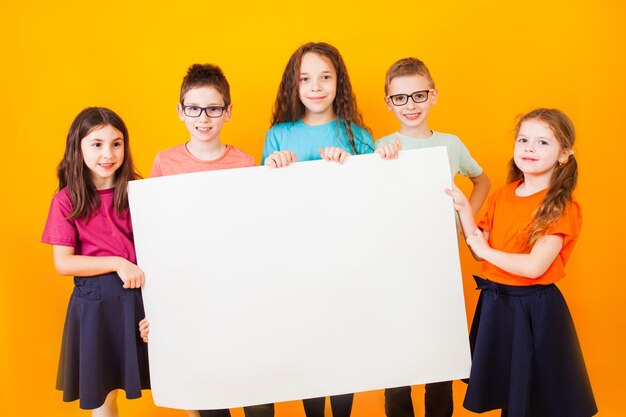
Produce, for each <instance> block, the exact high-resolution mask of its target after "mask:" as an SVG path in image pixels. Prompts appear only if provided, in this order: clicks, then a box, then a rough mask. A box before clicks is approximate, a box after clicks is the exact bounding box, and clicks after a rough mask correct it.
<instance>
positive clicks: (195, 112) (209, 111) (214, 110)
mask: <svg viewBox="0 0 626 417" xmlns="http://www.w3.org/2000/svg"><path fill="white" fill-rule="evenodd" d="M182 106H183V113H185V116H189V117H200V115H201V114H202V112H204V113H205V114H206V115H207V116H208V117H210V118H212V119H215V118H217V117H220V116H221V115H222V114H224V110H226V107H228V106H222V107H220V106H209V107H200V106H185V105H184V104H183V105H182Z"/></svg>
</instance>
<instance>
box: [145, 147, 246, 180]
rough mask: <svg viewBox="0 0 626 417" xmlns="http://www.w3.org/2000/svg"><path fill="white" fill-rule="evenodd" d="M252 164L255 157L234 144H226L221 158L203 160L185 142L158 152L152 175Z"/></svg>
mask: <svg viewBox="0 0 626 417" xmlns="http://www.w3.org/2000/svg"><path fill="white" fill-rule="evenodd" d="M252 166H254V158H253V157H252V156H251V155H248V154H247V153H245V152H244V151H242V150H240V149H237V148H235V147H234V146H230V145H226V150H225V151H224V153H223V154H222V155H221V156H220V157H219V158H217V159H214V160H212V161H203V160H201V159H198V158H196V157H194V156H193V155H192V154H191V153H190V152H189V151H188V150H187V147H186V146H185V144H184V143H183V144H182V145H177V146H174V147H173V148H169V149H166V150H164V151H161V152H159V153H158V154H157V156H156V158H154V164H153V165H152V171H150V177H162V176H165V175H175V174H188V173H191V172H202V171H213V170H217V169H229V168H246V167H252Z"/></svg>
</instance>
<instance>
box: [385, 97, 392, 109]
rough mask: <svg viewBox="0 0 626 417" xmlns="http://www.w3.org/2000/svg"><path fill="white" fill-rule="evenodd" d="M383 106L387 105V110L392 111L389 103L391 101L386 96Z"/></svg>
mask: <svg viewBox="0 0 626 417" xmlns="http://www.w3.org/2000/svg"><path fill="white" fill-rule="evenodd" d="M385 104H386V105H387V110H389V111H393V104H392V103H391V100H390V99H389V97H387V96H385Z"/></svg>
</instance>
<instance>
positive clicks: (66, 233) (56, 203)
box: [41, 187, 137, 263]
mask: <svg viewBox="0 0 626 417" xmlns="http://www.w3.org/2000/svg"><path fill="white" fill-rule="evenodd" d="M98 194H99V195H100V207H99V208H98V210H97V211H96V212H95V213H94V214H93V215H91V216H90V217H89V219H87V221H85V219H84V218H79V219H68V218H67V216H69V215H70V214H71V213H72V203H71V201H70V193H69V190H68V189H67V187H65V188H63V189H62V190H61V191H59V192H58V193H57V194H56V195H55V196H54V197H53V198H52V202H51V203H50V211H49V213H48V220H47V221H46V227H45V228H44V231H43V235H42V237H41V241H42V242H43V243H49V244H51V245H59V246H69V247H73V248H74V254H76V255H85V256H120V257H122V258H124V259H127V260H129V261H130V262H132V263H136V262H137V259H136V256H135V246H134V244H133V242H134V238H133V228H132V224H131V219H130V213H129V212H128V210H127V211H126V212H124V213H122V217H118V216H117V213H116V212H115V205H114V204H113V197H114V189H113V188H110V189H108V190H98Z"/></svg>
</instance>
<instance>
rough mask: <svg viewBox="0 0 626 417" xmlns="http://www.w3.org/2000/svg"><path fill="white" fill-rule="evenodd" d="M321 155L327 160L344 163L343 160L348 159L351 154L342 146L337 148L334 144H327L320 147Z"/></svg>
mask: <svg viewBox="0 0 626 417" xmlns="http://www.w3.org/2000/svg"><path fill="white" fill-rule="evenodd" d="M320 156H321V157H322V159H323V160H325V161H334V162H339V163H340V164H343V161H345V160H346V158H347V157H348V156H350V153H349V152H346V151H344V150H343V149H341V148H336V147H334V146H327V147H325V148H323V149H322V148H320Z"/></svg>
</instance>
